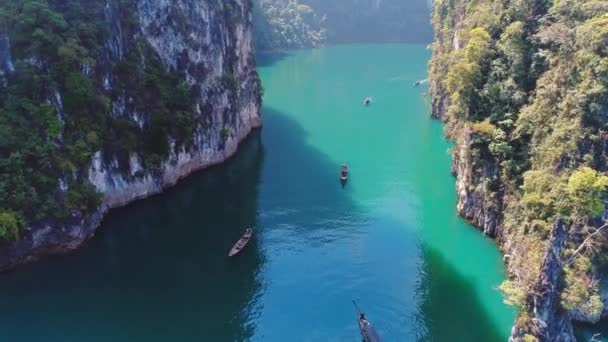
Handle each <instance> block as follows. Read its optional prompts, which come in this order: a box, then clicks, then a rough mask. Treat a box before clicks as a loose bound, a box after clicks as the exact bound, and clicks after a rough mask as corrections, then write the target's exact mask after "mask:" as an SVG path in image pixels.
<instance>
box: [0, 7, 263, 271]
mask: <svg viewBox="0 0 608 342" xmlns="http://www.w3.org/2000/svg"><path fill="white" fill-rule="evenodd" d="M119 3H120V2H118V1H117V0H106V1H105V11H104V19H103V20H104V23H105V24H106V27H107V28H108V31H109V32H111V34H110V35H109V38H108V39H107V41H106V42H105V44H104V48H103V50H102V51H101V53H100V54H99V56H98V63H97V65H98V66H99V65H101V66H102V67H101V68H102V69H103V70H102V71H101V72H100V74H101V75H102V77H103V82H102V84H103V88H105V90H106V91H108V92H111V91H112V90H113V89H114V83H115V82H116V79H117V77H116V75H115V74H113V70H114V69H113V68H112V66H113V65H115V64H117V63H118V62H120V61H121V60H123V59H124V58H125V56H126V55H127V51H128V49H129V47H130V46H131V45H132V43H133V42H134V41H135V40H142V39H143V40H145V42H146V44H148V46H150V47H151V48H152V49H153V51H154V53H155V54H156V55H157V56H158V58H160V60H161V61H162V64H163V65H164V67H165V68H166V69H167V70H180V71H183V75H184V76H183V77H184V81H185V83H187V84H188V85H189V86H190V87H191V89H195V90H196V91H195V92H192V93H191V96H193V97H194V98H195V106H194V108H193V110H194V111H195V114H196V115H195V120H196V122H195V127H196V128H195V129H194V130H193V136H192V137H190V138H191V141H192V143H191V144H189V146H188V147H180V146H181V145H179V144H178V143H176V142H175V141H174V139H173V138H169V140H170V147H171V148H170V153H169V157H168V158H167V159H166V160H164V161H162V162H161V163H160V165H161V166H160V167H159V168H155V169H154V170H147V169H145V168H144V167H142V162H141V157H140V156H139V155H137V153H132V154H131V155H130V156H129V158H128V164H129V165H128V168H127V169H128V170H127V171H126V172H125V171H124V169H125V167H124V166H121V165H119V159H120V158H119V157H118V156H111V155H110V156H109V157H108V155H107V154H108V151H98V152H97V153H95V154H94V155H93V157H92V158H91V162H90V167H89V170H88V179H89V181H90V183H91V184H93V185H94V186H95V187H96V188H97V189H98V191H99V192H100V193H102V194H103V200H102V203H101V206H100V207H99V208H98V209H97V210H96V211H95V212H94V213H92V214H87V215H84V214H80V213H74V214H72V217H71V218H70V219H69V220H68V221H67V222H64V223H62V224H57V223H54V222H42V223H38V224H36V225H33V226H30V227H27V229H26V231H25V232H24V234H23V236H22V237H21V238H20V240H19V241H17V242H15V243H7V242H4V243H3V244H4V245H0V270H6V269H9V268H12V267H14V266H15V265H17V264H19V263H22V262H25V261H28V260H32V259H35V258H36V257H38V256H39V255H41V254H44V253H55V252H64V251H69V250H72V249H74V248H76V247H78V246H79V245H80V244H81V243H82V242H84V241H86V240H87V239H89V238H90V237H92V236H93V234H94V233H95V230H96V228H97V227H98V226H99V224H100V222H101V220H102V218H103V216H104V214H105V213H106V212H107V211H108V210H109V209H111V208H114V207H118V206H122V205H125V204H127V203H129V202H131V201H134V200H136V199H140V198H144V197H147V196H150V195H153V194H157V193H160V192H162V191H163V189H165V188H166V187H169V186H171V185H173V184H175V183H176V182H177V181H178V180H179V179H180V178H182V177H185V176H187V175H189V174H191V173H192V172H194V171H197V170H200V169H202V168H205V167H207V166H210V165H213V164H217V163H221V162H222V161H224V160H226V159H227V158H228V157H230V156H231V155H233V154H234V153H235V152H236V150H237V147H238V144H239V143H240V142H241V141H242V140H243V139H244V138H245V137H246V136H247V135H248V134H249V133H250V132H251V130H252V129H254V128H256V127H259V126H260V125H261V118H260V103H261V95H260V84H259V79H258V75H257V71H256V65H255V59H254V54H253V51H252V43H251V42H252V24H251V22H252V18H251V4H250V1H249V0H213V1H197V0H179V1H168V0H132V3H134V8H136V9H137V13H135V14H134V17H135V18H136V19H137V25H136V26H135V27H133V25H130V26H129V27H125V25H124V23H121V21H120V20H119V19H118V17H119V15H120V14H119V13H118V6H119V5H118V4H119ZM11 70H12V62H11V58H10V46H9V42H8V38H7V37H6V36H2V35H0V72H10V71H11ZM51 102H53V104H54V105H55V107H56V108H57V112H58V113H59V115H60V116H61V115H70V113H63V111H62V108H61V94H59V93H57V94H55V96H53V97H52V99H51ZM131 102H133V99H132V98H130V95H129V94H126V93H124V94H114V96H112V103H111V106H110V107H111V111H112V113H111V115H113V116H120V117H125V118H128V120H129V121H130V122H133V123H135V124H137V125H139V126H143V125H145V124H146V120H148V119H147V118H148V116H147V115H146V114H147V113H140V112H138V111H137V110H136V109H134V108H132V106H130V105H129V104H130V103H131ZM61 184H62V182H61V181H60V186H61Z"/></svg>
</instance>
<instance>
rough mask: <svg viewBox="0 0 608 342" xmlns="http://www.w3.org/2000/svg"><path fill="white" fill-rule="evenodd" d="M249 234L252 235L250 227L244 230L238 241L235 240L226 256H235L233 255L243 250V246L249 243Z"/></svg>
mask: <svg viewBox="0 0 608 342" xmlns="http://www.w3.org/2000/svg"><path fill="white" fill-rule="evenodd" d="M251 235H253V230H252V229H251V228H248V229H247V230H246V231H245V234H243V236H241V238H240V239H239V241H237V242H236V243H235V244H234V246H233V247H232V249H231V250H230V253H228V256H235V255H237V254H239V253H240V252H241V251H242V250H243V248H245V246H247V243H249V240H251Z"/></svg>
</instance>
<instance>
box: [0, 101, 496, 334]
mask: <svg viewBox="0 0 608 342" xmlns="http://www.w3.org/2000/svg"><path fill="white" fill-rule="evenodd" d="M264 114H265V118H264V120H265V127H264V128H263V131H262V132H261V133H260V132H256V133H254V134H253V135H252V136H251V137H250V138H249V139H247V140H246V141H245V142H244V143H243V144H242V145H241V148H240V150H239V153H237V155H236V156H235V158H233V159H231V160H230V161H229V162H228V163H226V164H224V165H221V166H218V167H214V168H211V169H209V170H207V171H205V172H201V173H198V174H196V175H193V176H192V177H190V178H188V179H187V180H185V181H184V182H181V183H180V184H179V185H177V186H176V187H175V188H173V189H171V190H169V191H167V192H166V193H165V194H163V195H162V196H156V197H153V198H150V199H147V200H144V201H139V202H136V203H135V204H133V205H131V206H128V207H126V208H123V209H119V210H115V211H112V212H111V213H110V214H109V215H108V217H107V218H106V220H105V221H104V223H103V226H102V228H101V230H100V232H99V234H98V235H97V236H96V237H95V238H94V239H93V240H91V241H90V242H89V243H87V244H86V245H85V246H84V247H83V248H82V249H80V250H78V251H77V252H75V253H72V254H70V255H66V256H60V257H53V258H49V259H46V260H44V261H41V262H39V263H36V264H32V265H29V266H26V267H23V268H21V269H19V270H18V271H17V272H14V273H10V274H3V275H0V303H2V305H0V317H2V319H0V331H2V337H3V340H7V341H24V342H28V341H41V340H45V341H47V340H48V341H59V340H60V341H92V342H98V341H99V342H101V341H108V340H111V341H118V342H122V341H139V340H146V341H170V340H179V341H218V342H222V341H284V340H285V337H286V336H291V337H297V338H295V339H294V340H308V341H338V340H339V341H354V340H355V339H356V338H357V337H358V331H357V327H356V325H355V324H354V322H353V316H354V312H353V308H352V306H351V305H352V304H351V302H350V300H351V299H353V298H359V299H361V300H362V301H363V303H364V305H365V310H367V311H368V312H369V313H370V317H374V320H375V322H377V323H376V325H377V326H378V327H379V328H380V330H381V333H382V334H383V335H384V336H383V337H384V340H385V341H403V340H415V339H416V336H422V335H416V334H415V333H413V332H414V331H418V332H421V331H422V332H426V335H424V336H429V337H430V338H431V339H432V340H436V341H443V340H448V337H449V338H450V339H451V340H454V339H456V340H471V341H472V340H483V341H493V340H495V337H496V336H497V334H496V333H495V332H494V331H493V330H492V329H491V328H484V327H491V322H488V321H487V320H486V319H484V317H486V316H487V314H485V313H484V312H483V309H482V307H481V305H480V303H479V299H478V298H477V297H476V296H475V293H473V290H472V288H471V286H470V285H469V283H468V281H467V280H466V279H462V277H460V276H459V274H457V272H454V271H453V269H452V268H451V267H450V263H449V262H447V261H446V260H444V259H443V258H442V257H441V256H440V255H439V254H438V253H435V252H434V251H432V250H430V249H424V248H423V250H422V252H420V251H418V250H416V247H415V243H414V242H412V241H413V240H414V239H415V235H414V234H413V233H412V231H413V230H403V229H401V230H400V228H403V227H402V223H401V222H397V221H395V222H393V221H392V220H389V219H387V218H373V219H372V220H371V221H372V222H369V217H368V215H367V214H368V213H366V212H365V209H364V208H361V207H359V206H357V205H356V204H355V203H354V200H353V198H352V197H351V192H352V191H353V189H356V186H357V173H356V170H354V172H353V174H352V178H351V179H350V180H349V183H348V184H347V185H346V187H345V188H342V187H341V185H340V182H339V178H338V175H339V163H336V162H333V161H332V160H331V159H330V158H329V157H328V156H327V155H325V154H323V153H322V152H321V151H319V150H318V149H316V148H314V147H312V146H310V145H309V144H308V142H307V132H306V131H305V129H304V128H303V127H301V126H300V125H299V124H298V123H297V122H296V121H295V120H293V119H291V118H289V116H287V115H286V114H284V113H281V112H280V111H277V110H275V109H272V108H265V109H264ZM262 140H263V142H264V144H265V146H267V147H268V148H267V149H265V147H264V145H263V144H262ZM270 147H271V148H270ZM446 167H447V166H446ZM374 225H375V226H374ZM247 226H257V227H258V231H257V233H256V236H255V238H254V239H253V240H252V242H251V243H250V245H249V246H248V247H247V248H246V249H245V250H244V251H243V252H242V253H241V254H240V255H239V256H237V257H236V258H234V259H229V258H227V257H226V254H227V253H228V251H229V249H230V247H231V246H232V244H233V243H234V242H235V241H236V240H237V239H238V238H239V236H240V235H241V234H242V232H243V229H244V228H245V227H247ZM372 227H373V228H374V229H371V228H372ZM389 230H390V231H408V232H409V233H399V235H398V236H397V237H398V238H395V239H393V237H394V235H388V236H387V235H385V232H387V231H389ZM409 245H412V246H411V248H405V247H404V246H409ZM407 249H412V250H414V251H412V252H409V253H410V254H414V259H413V261H414V262H415V261H416V260H418V259H416V258H419V257H417V256H416V253H421V258H422V260H419V263H420V264H424V265H425V266H424V267H423V272H416V270H415V269H412V272H411V274H408V273H407V270H406V269H404V268H403V265H404V264H406V262H405V261H404V260H402V261H403V262H402V263H395V262H394V260H395V258H394V257H395V256H399V257H401V258H403V257H404V254H406V253H404V252H403V250H407ZM408 262H409V261H408ZM412 267H415V263H414V266H412ZM408 270H409V269H408ZM421 274H423V276H421ZM421 277H422V278H421ZM412 278H413V279H412ZM401 279H405V280H404V281H408V280H411V281H419V283H420V284H421V289H420V292H421V293H424V296H423V297H422V298H409V297H410V296H415V295H414V293H410V292H404V285H403V284H401V283H400V282H399V281H400V280H401ZM394 280H398V281H397V282H396V281H394ZM387 289H388V290H387ZM404 293H405V294H404ZM404 296H405V297H404ZM395 298H399V300H398V301H395V300H393V299H395ZM415 300H418V303H419V307H418V308H417V310H418V311H419V315H418V323H415V322H412V320H410V319H409V317H405V314H404V312H411V311H414V310H415V309H414V310H412V308H409V309H408V308H404V306H405V305H416V304H415V303H416V301H415ZM286 308H293V309H286ZM412 324H415V325H416V326H414V327H412V326H411V325H412ZM407 331H411V332H412V333H410V334H408V335H409V336H408V337H409V338H408V337H404V336H403V335H404V334H407ZM404 332H405V333H404ZM300 337H301V338H300Z"/></svg>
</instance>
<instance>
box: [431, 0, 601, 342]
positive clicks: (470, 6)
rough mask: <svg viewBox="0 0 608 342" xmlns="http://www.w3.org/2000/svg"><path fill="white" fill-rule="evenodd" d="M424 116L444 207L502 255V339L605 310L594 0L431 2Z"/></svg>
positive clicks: (536, 333) (560, 328) (568, 330)
mask: <svg viewBox="0 0 608 342" xmlns="http://www.w3.org/2000/svg"><path fill="white" fill-rule="evenodd" d="M433 24H434V26H435V30H436V39H435V43H434V44H433V59H432V61H431V64H430V76H431V93H432V95H433V115H434V116H435V117H437V118H439V119H442V120H443V121H445V122H446V134H447V136H448V137H449V138H451V139H453V140H454V142H455V147H454V167H453V171H454V173H455V175H456V176H457V178H458V180H457V190H458V195H459V202H458V210H459V212H460V213H461V214H462V215H463V216H464V217H466V218H467V219H468V220H470V221H471V222H472V223H473V224H475V225H476V226H478V227H479V228H481V229H483V231H484V233H486V234H488V235H490V236H492V237H495V238H496V239H497V240H498V242H499V243H500V246H501V248H502V250H503V251H504V253H505V260H506V261H507V264H508V269H509V273H510V277H511V279H510V280H509V281H507V282H505V283H504V284H503V285H502V286H501V288H502V290H503V291H504V292H505V295H506V301H507V302H508V303H511V304H515V305H518V306H519V307H521V312H520V315H519V318H518V320H517V322H516V324H515V327H514V329H513V336H512V338H513V339H514V340H526V341H533V340H536V339H538V340H542V341H555V340H564V341H566V340H573V337H572V326H571V319H577V320H583V321H589V322H595V321H597V320H598V319H599V318H600V316H601V315H602V314H603V312H605V309H604V306H605V305H604V303H603V302H602V299H601V298H602V296H601V295H600V290H599V289H600V286H599V285H600V284H599V282H598V280H597V279H599V278H598V277H597V273H598V272H599V271H598V270H599V269H600V268H601V266H602V265H604V264H605V248H606V245H605V243H604V241H605V238H604V236H605V232H604V231H603V228H602V227H603V224H604V223H603V222H604V221H603V220H602V217H605V204H604V199H605V197H606V186H607V185H608V177H607V176H605V175H604V173H605V172H606V171H608V163H607V161H608V160H607V154H606V151H607V150H606V147H607V146H608V139H607V134H606V133H607V132H606V127H607V124H608V115H607V114H608V2H607V1H598V0H587V1H571V0H555V1H545V0H516V1H509V2H504V1H496V0H476V1H465V0H441V1H436V2H435V9H434V15H433Z"/></svg>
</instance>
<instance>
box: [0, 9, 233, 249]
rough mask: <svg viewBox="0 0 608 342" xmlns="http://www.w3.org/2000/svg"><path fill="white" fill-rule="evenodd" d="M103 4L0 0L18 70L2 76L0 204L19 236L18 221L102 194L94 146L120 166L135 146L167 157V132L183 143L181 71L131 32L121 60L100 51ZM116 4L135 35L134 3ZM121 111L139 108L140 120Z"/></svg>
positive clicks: (61, 211) (74, 209) (86, 203)
mask: <svg viewBox="0 0 608 342" xmlns="http://www.w3.org/2000/svg"><path fill="white" fill-rule="evenodd" d="M104 6H105V5H104V2H103V1H96V0H67V1H65V0H62V1H59V0H15V1H10V2H6V1H5V2H3V3H2V5H1V7H0V18H1V19H2V22H3V23H6V25H5V26H3V27H2V28H1V29H3V30H5V31H0V34H7V35H8V36H9V37H10V41H11V50H12V51H11V52H12V55H13V57H14V59H15V71H14V72H12V73H9V74H8V75H6V76H5V79H2V80H0V85H2V86H0V88H1V89H0V213H2V214H1V215H8V216H3V217H2V218H3V219H5V221H6V222H9V221H10V220H8V219H7V218H8V217H9V216H10V217H15V220H16V221H15V222H18V223H19V224H17V225H15V224H13V223H11V222H12V221H10V222H9V223H5V224H4V225H3V228H2V232H3V233H0V238H15V237H17V235H18V234H17V233H16V232H15V227H21V226H22V224H21V222H23V223H24V224H31V223H35V222H37V221H39V220H42V219H54V220H63V219H66V218H68V217H69V216H71V215H72V214H74V213H78V212H87V211H91V210H93V209H95V208H97V207H98V206H99V202H100V195H99V194H98V193H97V191H96V189H95V188H94V187H93V186H91V185H90V184H89V182H88V181H87V177H88V175H87V168H88V165H89V163H90V160H91V156H92V155H93V154H94V153H95V152H97V151H103V152H104V156H105V157H107V158H117V159H118V166H119V167H120V168H123V169H126V168H128V160H129V156H130V154H131V153H133V152H137V153H138V155H140V157H141V159H142V162H143V164H144V167H146V168H147V169H148V170H149V169H151V168H154V167H156V166H158V165H160V163H161V161H162V160H164V159H166V156H167V155H168V153H169V152H170V151H169V146H170V145H169V141H168V137H173V138H174V139H175V140H176V146H183V145H186V146H187V145H188V144H189V143H190V141H189V139H190V137H192V131H193V129H194V128H195V125H194V118H193V115H194V114H193V110H192V108H193V100H192V98H193V97H192V96H190V93H191V91H192V89H190V88H189V87H188V86H186V85H185V84H183V83H182V80H183V77H182V75H180V74H179V73H178V72H168V71H166V70H165V67H164V66H163V65H162V64H161V62H160V60H159V58H158V57H157V56H156V55H155V53H154V52H153V51H152V49H151V47H150V46H149V45H148V44H147V43H146V42H145V41H143V40H134V41H128V45H129V47H128V49H127V51H126V55H125V56H124V58H122V60H121V61H120V62H119V63H112V62H109V61H107V60H105V59H104V58H99V56H100V55H101V54H102V51H103V49H104V48H105V47H104V46H103V45H104V42H105V41H106V40H107V39H108V35H109V34H110V32H109V28H108V24H107V23H106V22H105V21H104ZM119 6H120V8H119V9H118V13H120V15H121V18H120V19H119V20H121V25H122V27H123V30H124V32H123V33H124V35H125V37H128V36H134V35H131V34H130V33H131V31H133V30H138V27H137V26H138V25H137V24H136V21H135V18H134V17H132V15H133V13H136V11H135V8H134V7H133V6H135V5H134V3H133V2H129V1H121V2H119ZM105 78H109V80H106V81H105V82H108V81H109V82H111V84H112V87H111V88H108V87H105V86H104V79H105ZM229 81H231V82H232V83H234V79H232V80H228V81H227V82H229ZM232 83H231V84H230V85H232ZM121 99H125V100H124V101H122V103H123V106H124V111H120V110H118V111H117V110H114V108H112V105H111V104H112V103H113V102H114V103H121V101H120V100H121ZM126 99H128V101H126ZM124 112H128V113H140V114H141V115H142V120H143V121H144V122H145V124H144V125H143V126H140V125H138V124H137V123H136V122H133V120H131V119H129V118H128V117H126V116H123V113H124ZM110 113H112V114H110ZM60 184H61V186H60Z"/></svg>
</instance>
